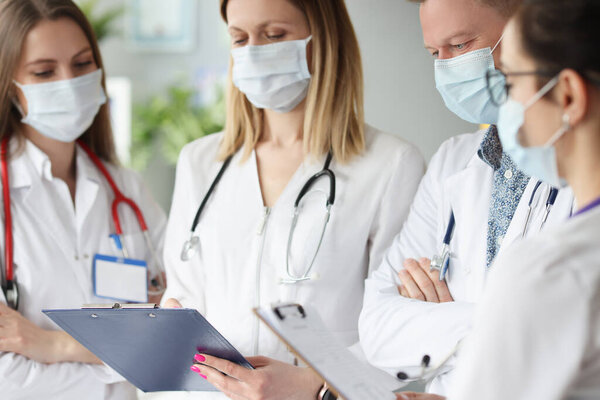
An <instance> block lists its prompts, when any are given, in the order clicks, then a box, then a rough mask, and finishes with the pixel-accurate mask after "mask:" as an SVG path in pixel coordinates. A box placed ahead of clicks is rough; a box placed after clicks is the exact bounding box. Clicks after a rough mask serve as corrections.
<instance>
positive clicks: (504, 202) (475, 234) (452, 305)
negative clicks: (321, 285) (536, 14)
mask: <svg viewBox="0 0 600 400" xmlns="http://www.w3.org/2000/svg"><path fill="white" fill-rule="evenodd" d="M411 1H415V2H418V3H420V19H421V26H422V29H423V37H424V41H425V47H426V48H427V49H428V50H429V51H430V53H431V54H432V55H433V56H434V58H435V59H436V60H435V78H436V86H437V88H438V90H439V92H440V94H441V95H442V97H443V98H444V101H445V103H446V105H447V106H448V108H449V109H450V110H451V111H453V112H454V113H455V114H457V115H458V116H459V117H461V118H463V119H465V120H467V121H470V122H472V123H476V124H492V125H491V126H490V127H489V128H488V129H486V130H481V131H479V132H477V133H474V134H464V135H459V136H456V137H453V138H451V139H449V140H448V141H446V142H445V143H443V144H442V146H441V147H440V149H439V150H438V152H437V153H436V154H435V155H434V157H433V158H432V160H431V162H430V166H429V170H428V171H427V174H426V175H425V177H424V178H423V181H422V182H421V185H420V187H419V190H418V192H417V195H416V197H415V200H414V203H413V205H412V207H411V211H410V214H409V216H408V220H407V222H406V224H405V225H404V228H403V230H402V232H401V233H400V234H399V235H398V236H397V237H396V238H395V240H394V243H393V245H392V247H391V248H390V249H389V251H388V253H387V255H386V256H385V257H384V260H383V262H382V264H381V266H380V267H379V268H378V270H377V271H375V272H374V273H373V274H372V276H370V277H369V279H367V281H366V288H365V298H364V306H363V310H362V313H361V316H360V321H359V332H360V340H361V345H362V347H363V350H364V351H365V354H366V355H367V358H368V360H369V361H370V362H371V363H372V364H373V365H375V366H377V367H379V368H381V369H384V370H386V371H388V372H389V373H393V374H396V373H398V372H400V371H404V372H406V373H407V374H408V375H409V376H414V374H415V373H414V372H413V371H420V368H419V366H420V364H421V360H422V359H423V356H424V355H429V356H430V357H431V365H435V364H437V363H438V362H440V361H442V360H443V359H444V358H446V357H447V356H448V355H450V354H455V351H454V350H455V348H456V347H457V344H458V343H459V342H460V341H461V340H462V339H463V338H464V337H465V336H466V335H467V333H468V332H469V330H470V328H471V320H472V314H473V310H474V306H475V304H476V303H477V302H478V301H479V300H480V298H481V295H482V293H483V291H484V286H485V280H486V276H487V273H488V271H489V269H490V268H491V267H492V264H493V260H494V259H495V258H496V256H497V254H498V253H499V252H501V251H503V250H504V249H505V248H507V247H509V246H510V245H511V244H512V243H514V242H515V241H518V240H520V239H521V238H522V237H524V236H529V235H534V234H536V233H538V232H539V231H540V230H541V229H542V228H543V227H544V226H550V225H555V224H560V223H561V222H562V221H564V220H565V219H566V218H567V217H568V216H569V215H570V213H571V209H572V206H573V197H572V193H571V191H570V190H569V189H563V190H561V191H560V192H558V195H556V191H555V190H552V188H551V187H549V186H548V185H546V184H543V183H541V184H540V183H538V180H537V179H535V178H530V177H528V176H526V175H525V174H523V173H522V172H520V171H518V170H517V169H516V168H515V165H514V164H513V162H512V160H511V159H510V158H509V157H508V156H507V155H506V154H503V152H502V146H501V144H500V141H499V139H498V133H497V130H496V127H495V125H494V124H495V123H496V122H497V118H498V107H497V106H496V105H494V104H493V102H492V101H491V96H490V95H489V93H488V90H487V83H486V72H487V71H488V70H492V71H493V70H494V68H495V66H497V65H498V62H499V48H500V47H499V46H500V45H501V35H502V31H503V28H504V26H505V24H506V22H507V21H508V19H509V17H510V15H511V14H512V12H513V11H514V9H515V8H516V7H517V6H518V5H519V3H520V2H521V0H411ZM504 85H505V82H504V81H498V82H495V83H494V85H493V87H494V88H495V89H496V90H504ZM451 215H453V216H454V220H455V224H453V225H454V229H448V226H449V225H452V224H450V220H451ZM446 233H449V235H447V236H448V237H450V238H451V240H450V241H449V250H450V259H449V269H448V272H447V274H446V275H445V280H442V281H440V279H439V278H440V273H439V271H437V270H430V259H431V257H433V256H434V255H437V254H440V253H441V252H442V248H443V243H444V236H446ZM424 257H426V258H424ZM506 290H510V287H507V288H506ZM491 345H493V344H491ZM453 362H454V356H453V357H452V358H451V359H450V362H449V363H448V368H446V369H443V370H442V371H440V373H438V375H437V376H436V377H435V379H434V380H433V381H432V383H431V384H430V385H429V387H428V391H429V392H432V393H437V394H445V392H446V388H447V387H448V386H449V382H450V379H451V377H452V366H453ZM415 367H416V368H415ZM417 374H418V372H417Z"/></svg>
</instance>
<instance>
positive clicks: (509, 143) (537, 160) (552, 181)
mask: <svg viewBox="0 0 600 400" xmlns="http://www.w3.org/2000/svg"><path fill="white" fill-rule="evenodd" d="M557 83H558V77H556V78H554V79H552V80H551V81H550V82H548V84H546V85H545V86H544V87H543V88H542V89H541V90H540V91H539V92H537V93H536V95H535V96H533V98H532V99H531V100H529V101H528V102H527V104H525V105H523V104H521V103H519V102H517V101H515V100H513V99H510V98H509V99H508V100H507V102H506V103H504V104H503V105H502V106H501V107H500V115H499V119H498V135H499V136H500V141H501V142H502V149H503V151H505V152H506V153H507V154H508V155H509V156H510V158H511V159H512V160H513V161H514V163H515V164H516V165H517V168H519V169H520V170H521V171H523V172H524V173H526V174H527V175H529V176H532V177H535V178H537V179H539V180H541V181H543V182H546V183H547V184H549V185H551V186H553V187H556V188H562V187H565V186H566V185H567V183H566V181H565V180H564V179H562V178H561V177H560V176H559V175H558V165H557V163H556V149H555V148H554V143H556V142H557V141H558V139H560V138H561V137H562V136H563V135H564V134H565V133H566V132H568V131H569V130H570V129H571V125H570V123H569V116H568V115H566V114H565V115H564V116H563V124H562V126H561V127H560V128H559V129H558V130H557V131H556V133H555V134H554V135H552V137H551V138H550V140H548V142H547V143H546V144H544V145H543V146H534V147H523V146H522V145H521V143H520V142H519V130H520V129H521V127H522V126H523V123H524V122H525V111H526V110H527V109H528V108H529V107H531V106H532V105H533V104H535V103H536V102H537V101H538V100H539V99H541V98H542V97H543V96H544V95H545V94H546V93H548V92H549V91H550V90H551V89H552V88H553V87H554V86H556V84H557Z"/></svg>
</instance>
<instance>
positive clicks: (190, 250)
mask: <svg viewBox="0 0 600 400" xmlns="http://www.w3.org/2000/svg"><path fill="white" fill-rule="evenodd" d="M232 158H233V155H231V156H229V157H228V158H227V159H226V160H225V162H224V163H223V165H222V166H221V169H220V170H219V172H218V174H217V176H216V177H215V179H214V180H213V182H212V184H211V185H210V187H209V188H208V192H206V195H205V196H204V198H203V199H202V202H201V203H200V207H198V211H196V216H195V217H194V221H193V223H192V229H191V231H190V238H189V239H188V240H186V241H185V242H184V244H183V248H182V249H181V260H182V261H189V260H190V259H191V258H192V257H193V256H194V255H195V254H196V252H197V251H198V248H199V244H200V238H199V237H198V236H196V234H195V233H196V228H197V227H198V223H199V222H200V215H201V214H202V211H203V210H204V208H205V207H206V203H208V199H209V198H210V197H211V195H212V193H213V192H214V190H215V188H216V187H217V185H218V184H219V181H220V180H221V178H222V177H223V174H224V173H225V171H226V170H227V168H228V167H229V165H230V164H231V160H232ZM332 158H333V155H332V153H331V151H330V152H329V153H328V154H327V158H326V159H325V164H324V165H323V169H321V170H320V171H319V172H317V173H316V174H314V175H313V176H311V177H310V178H309V179H308V180H307V181H306V183H305V184H304V186H303V187H302V189H301V190H300V192H299V193H298V196H297V197H296V201H295V202H294V217H293V219H292V224H291V226H290V234H289V236H288V244H287V255H286V272H287V275H288V276H287V277H286V278H284V279H282V280H281V283H298V282H302V281H307V280H310V279H312V277H311V275H310V273H311V270H312V267H313V264H314V262H315V259H316V257H317V254H318V252H319V249H320V247H321V243H322V242H323V237H324V235H325V230H326V228H327V224H328V222H329V217H330V215H331V207H332V206H333V203H334V202H335V174H334V173H333V171H332V170H331V169H330V168H329V167H330V164H331V160H332ZM324 177H325V178H327V179H328V180H329V195H328V197H327V203H326V204H325V206H326V214H325V219H324V224H323V229H322V231H321V236H320V239H319V243H318V245H317V248H316V251H315V254H314V256H313V257H312V259H311V262H310V264H309V266H308V268H306V270H305V272H304V273H303V274H302V275H300V276H297V275H293V274H292V272H291V269H290V265H289V253H290V248H291V242H292V238H293V236H294V231H295V228H296V225H297V222H298V215H299V209H300V202H301V201H302V199H303V198H304V196H305V195H306V194H307V193H308V191H309V190H310V189H311V187H312V186H313V185H314V184H315V183H316V182H317V181H318V180H319V179H321V178H324Z"/></svg>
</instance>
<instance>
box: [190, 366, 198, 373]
mask: <svg viewBox="0 0 600 400" xmlns="http://www.w3.org/2000/svg"><path fill="white" fill-rule="evenodd" d="M190 369H191V370H192V371H194V372H197V373H200V368H198V367H196V366H195V365H192V366H191V367H190Z"/></svg>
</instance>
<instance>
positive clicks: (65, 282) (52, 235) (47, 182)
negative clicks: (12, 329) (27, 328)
mask: <svg viewBox="0 0 600 400" xmlns="http://www.w3.org/2000/svg"><path fill="white" fill-rule="evenodd" d="M16 144H17V141H16V140H12V141H11V148H12V151H11V154H15V147H16ZM76 163H77V183H76V184H77V189H76V195H75V206H73V201H72V200H71V195H70V193H69V190H68V187H67V185H66V183H65V182H64V181H62V180H59V179H56V178H53V177H52V173H51V165H50V160H49V159H48V157H47V156H46V155H45V154H44V153H43V152H42V151H41V150H39V149H38V148H37V147H36V146H35V145H33V144H32V143H31V142H29V141H26V142H25V148H24V151H23V152H22V153H21V154H20V155H17V156H16V157H15V158H14V159H12V160H11V161H10V162H9V178H10V191H11V210H12V218H13V237H14V262H15V265H16V267H15V277H16V279H17V281H18V284H19V288H20V295H21V297H20V304H19V311H20V312H21V313H22V314H23V315H24V316H25V317H26V318H27V319H29V320H30V321H32V322H33V323H34V324H36V325H37V326H39V327H41V328H43V329H59V328H58V327H57V326H56V325H55V324H54V323H53V322H52V321H51V320H50V319H49V318H47V317H46V316H45V315H44V314H42V312H41V310H42V309H51V308H79V307H81V306H82V305H83V304H89V303H105V302H107V301H108V300H106V299H100V298H98V297H95V296H94V295H93V288H92V279H91V270H92V258H93V256H94V254H96V253H98V252H99V253H102V254H115V255H117V254H116V250H114V246H113V245H112V243H111V242H110V240H109V236H108V235H109V234H110V233H114V226H113V220H112V216H111V213H110V206H111V202H112V200H113V197H114V196H113V192H112V190H111V189H110V187H109V186H108V183H107V182H106V180H105V178H104V177H103V176H102V174H101V173H100V172H99V171H98V170H97V169H96V167H95V166H94V164H93V163H92V161H91V160H90V159H89V158H88V156H87V155H86V154H85V152H84V151H83V150H81V149H80V148H79V147H78V148H77V155H76ZM107 167H108V170H109V171H110V173H111V174H112V177H113V178H114V180H115V182H116V184H117V185H118V187H119V189H120V190H121V191H122V192H123V193H124V194H125V195H126V196H128V197H131V198H132V199H133V200H134V201H135V202H136V203H137V204H138V206H139V207H140V209H141V210H142V212H143V214H144V216H145V218H146V222H147V224H148V226H149V229H150V233H151V236H152V239H153V241H154V243H155V246H156V248H157V251H160V250H161V249H162V242H163V233H164V227H165V225H166V218H165V216H164V212H163V211H162V210H161V209H160V208H159V207H158V205H157V204H156V203H154V201H153V200H152V199H151V197H150V194H149V193H148V192H147V191H146V189H145V188H144V186H143V184H142V181H141V179H140V178H139V177H138V176H137V175H135V174H134V173H133V172H131V171H129V170H126V169H123V168H117V167H115V166H112V165H107ZM124 209H126V207H122V209H121V225H122V227H123V230H124V231H125V238H124V241H125V245H126V246H127V249H128V250H129V253H130V256H133V257H135V258H142V259H145V260H148V261H149V260H150V259H151V258H150V257H149V254H148V251H147V248H146V245H145V243H144V241H143V237H142V234H141V233H140V230H139V227H138V224H137V220H136V219H135V217H134V216H133V213H132V212H130V211H123V210H124ZM2 232H4V228H2ZM0 236H1V240H0V242H1V246H0V249H2V250H1V253H0V254H4V233H2V235H0ZM2 268H4V262H2ZM0 301H2V302H5V299H4V294H3V293H2V292H1V291H0ZM114 382H119V383H116V384H111V383H114ZM0 393H1V394H0V397H1V398H2V399H11V400H18V399H32V398H44V399H60V400H71V399H72V400H81V399H86V400H87V399H98V400H101V399H114V400H121V399H134V398H135V390H134V388H133V386H131V385H130V384H128V383H125V382H123V378H121V377H120V376H119V375H117V374H116V373H114V372H113V371H112V370H110V369H109V368H108V367H104V366H93V365H90V364H79V363H57V364H50V365H48V364H42V363H38V362H35V361H32V360H30V359H27V358H25V357H23V356H21V355H17V354H15V353H2V352H0Z"/></svg>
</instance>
